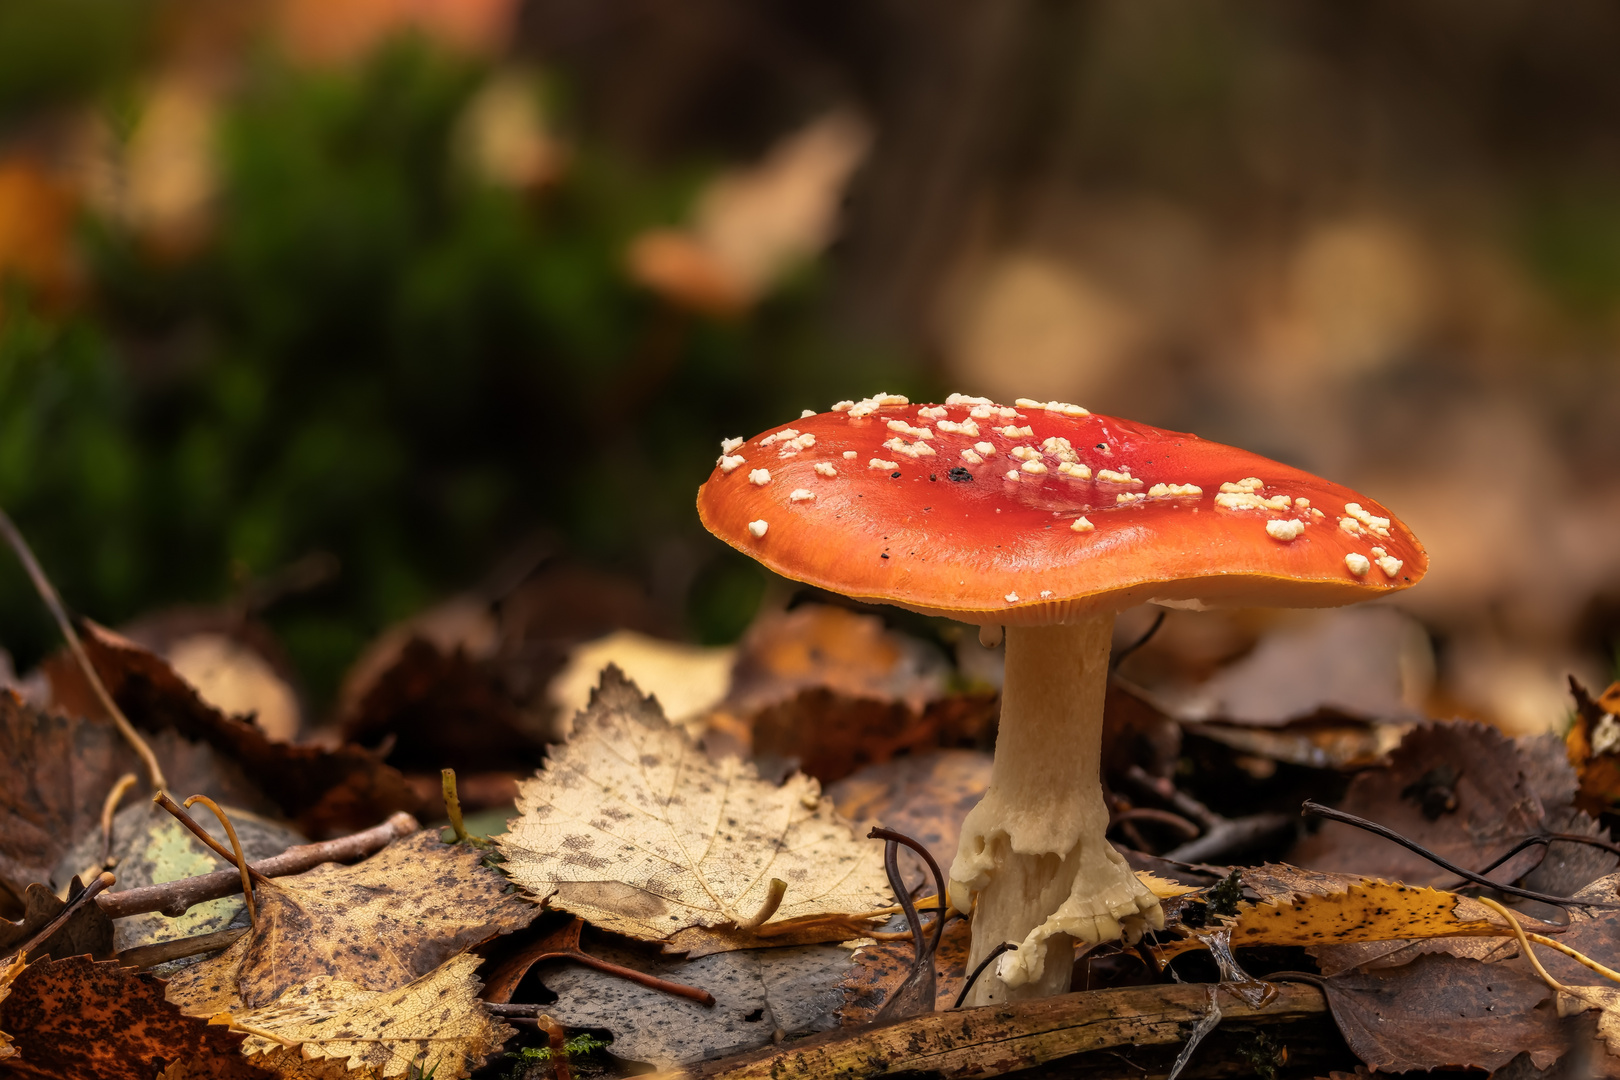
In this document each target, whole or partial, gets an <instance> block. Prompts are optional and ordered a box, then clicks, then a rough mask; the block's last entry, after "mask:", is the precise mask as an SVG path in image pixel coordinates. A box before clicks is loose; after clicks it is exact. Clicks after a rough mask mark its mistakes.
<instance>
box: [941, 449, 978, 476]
mask: <svg viewBox="0 0 1620 1080" xmlns="http://www.w3.org/2000/svg"><path fill="white" fill-rule="evenodd" d="M972 453H973V451H971V450H964V451H962V454H963V456H966V455H968V454H972ZM974 456H975V457H977V456H978V455H974ZM945 479H947V480H950V481H952V482H953V483H957V484H968V483H972V482H973V474H972V473H970V472H968V471H967V470H966V469H964V468H962V466H960V465H955V466H952V467H951V471H950V472H948V473H946V474H945Z"/></svg>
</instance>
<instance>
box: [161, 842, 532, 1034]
mask: <svg viewBox="0 0 1620 1080" xmlns="http://www.w3.org/2000/svg"><path fill="white" fill-rule="evenodd" d="M483 859H484V853H483V852H482V851H481V850H479V849H478V848H475V847H473V846H471V845H469V844H445V843H443V842H442V841H440V840H439V837H438V834H437V832H436V831H434V830H429V831H426V832H419V833H415V834H413V835H411V836H408V837H405V838H404V839H401V840H396V841H394V842H393V843H392V844H390V845H389V846H388V847H386V848H384V849H383V850H382V851H379V852H378V853H377V854H375V855H373V856H372V857H371V858H369V859H366V860H365V861H364V862H360V863H356V864H355V865H353V866H337V865H333V864H330V863H328V864H326V865H323V866H319V867H316V868H315V869H314V870H311V871H309V872H308V873H304V874H297V875H294V876H291V877H283V878H276V879H274V880H273V881H269V882H264V883H261V884H259V885H258V886H256V889H255V892H256V895H257V896H258V902H259V922H258V925H257V927H255V928H254V929H253V931H252V932H250V933H249V934H247V935H246V936H245V937H243V938H242V939H241V940H240V941H238V942H237V943H236V944H235V945H233V946H231V948H229V949H227V950H226V951H225V952H223V953H221V954H220V955H219V956H217V957H215V958H214V959H212V960H205V961H203V962H202V963H200V964H197V965H195V966H193V967H189V968H186V969H185V970H184V971H181V972H179V973H178V974H176V975H175V977H174V978H173V979H172V980H170V983H169V1000H170V1001H172V1002H174V1003H175V1004H177V1005H179V1006H180V1007H181V1008H182V1009H184V1010H185V1011H186V1012H187V1013H189V1014H191V1015H193V1016H211V1015H213V1014H214V1013H217V1012H234V1011H236V1010H237V1009H239V1008H244V1007H245V1008H249V1009H253V1008H259V1007H261V1006H265V1005H268V1004H269V1003H270V1002H272V1001H274V1000H275V999H276V998H278V997H280V996H282V995H283V994H284V993H286V992H287V991H288V990H289V989H290V988H292V987H294V986H297V985H300V984H302V983H305V982H308V981H309V980H311V979H314V978H317V977H321V976H330V977H332V978H338V979H344V980H347V981H350V982H353V983H355V984H357V985H359V986H361V987H364V988H365V989H367V990H372V991H388V990H394V989H396V988H398V987H401V986H404V985H405V984H406V983H409V982H411V981H412V980H413V979H416V978H419V977H421V976H423V975H425V974H427V973H428V972H429V971H431V970H433V969H434V968H436V967H437V966H439V965H440V964H442V963H444V961H445V960H447V959H449V958H450V957H452V956H455V955H457V954H459V953H461V952H464V951H465V950H467V949H469V948H471V947H472V946H474V945H477V944H479V943H480V942H483V941H487V940H489V939H490V938H492V937H495V936H496V935H497V934H504V933H509V932H510V931H513V930H516V929H518V928H520V927H523V926H527V925H528V924H529V923H530V922H532V921H533V920H534V918H535V916H536V915H537V914H538V913H539V909H538V908H536V907H534V906H533V905H532V904H530V903H529V902H528V901H526V900H524V899H523V898H522V897H519V896H516V895H514V894H512V893H510V892H508V891H507V882H506V879H505V878H503V877H502V876H501V875H500V873H499V872H497V871H495V870H493V869H491V868H490V867H488V866H486V865H484V862H483Z"/></svg>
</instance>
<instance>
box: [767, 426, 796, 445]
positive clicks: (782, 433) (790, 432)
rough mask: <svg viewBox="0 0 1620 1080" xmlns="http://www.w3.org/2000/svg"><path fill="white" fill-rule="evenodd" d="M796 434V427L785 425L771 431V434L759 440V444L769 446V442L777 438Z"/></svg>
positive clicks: (785, 437)
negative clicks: (779, 429) (780, 428)
mask: <svg viewBox="0 0 1620 1080" xmlns="http://www.w3.org/2000/svg"><path fill="white" fill-rule="evenodd" d="M798 434H799V430H798V429H797V428H790V427H785V428H783V429H782V430H781V431H773V432H772V433H771V434H769V435H767V436H765V437H764V438H763V439H761V440H759V445H761V446H769V445H771V443H773V442H776V441H777V440H779V439H792V438H797V437H798Z"/></svg>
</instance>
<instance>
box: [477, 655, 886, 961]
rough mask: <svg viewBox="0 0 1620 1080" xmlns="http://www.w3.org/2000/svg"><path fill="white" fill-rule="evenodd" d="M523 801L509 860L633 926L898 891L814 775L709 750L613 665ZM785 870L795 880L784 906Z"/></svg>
mask: <svg viewBox="0 0 1620 1080" xmlns="http://www.w3.org/2000/svg"><path fill="white" fill-rule="evenodd" d="M518 810H519V812H520V813H521V815H522V816H520V817H518V818H516V819H514V820H513V821H512V822H511V823H510V825H509V826H508V827H507V832H506V833H505V835H503V836H501V837H498V838H497V843H498V844H499V845H500V850H501V854H502V855H503V856H504V857H505V859H506V862H505V864H504V865H503V866H502V869H503V870H505V871H506V873H507V874H508V875H509V876H510V877H511V878H512V880H513V881H516V882H517V883H518V884H520V885H522V886H523V887H524V888H525V889H526V890H528V891H529V893H530V894H532V895H533V896H535V897H537V898H539V899H543V900H545V901H546V902H547V904H548V905H550V906H551V907H555V908H561V909H563V910H565V911H571V912H573V913H574V914H575V915H578V916H580V917H581V918H583V919H585V920H586V921H588V922H590V923H593V924H595V925H596V926H599V927H602V928H604V929H607V930H613V931H616V932H618V933H621V934H627V935H630V936H631V937H638V938H643V939H647V940H652V941H664V940H667V939H669V938H671V937H673V936H675V935H676V934H678V933H680V932H681V931H683V930H687V929H689V928H692V927H704V928H715V927H722V926H728V927H729V926H737V925H738V924H743V925H747V924H749V923H750V922H751V921H758V917H759V916H761V915H763V916H765V917H766V918H772V917H774V918H775V919H776V920H779V921H786V920H794V919H803V918H806V917H807V916H824V915H836V914H844V913H859V912H866V911H870V910H872V909H873V908H877V907H881V906H883V905H885V904H888V903H889V902H890V900H889V889H888V882H887V879H886V877H885V875H884V873H883V845H882V844H880V843H878V842H876V841H873V840H866V839H862V838H860V837H859V836H857V835H856V832H855V830H854V828H853V827H852V826H851V825H850V824H849V822H847V821H845V820H844V819H843V818H841V817H840V816H838V814H837V812H836V811H835V810H834V809H833V806H832V803H831V802H830V801H829V800H827V799H824V798H822V796H821V789H820V786H819V785H818V784H817V783H816V781H815V780H813V779H811V778H810V777H807V776H804V775H802V774H795V775H793V776H791V777H789V778H788V779H787V781H786V782H784V783H783V784H781V785H777V784H772V783H769V782H767V781H764V780H761V779H760V778H759V775H758V773H757V772H756V771H755V769H754V766H753V765H751V764H748V763H746V762H743V761H739V760H738V759H736V758H731V757H728V758H723V759H721V760H719V761H715V760H713V759H711V758H709V757H708V756H707V755H706V754H704V753H703V751H702V750H700V749H699V748H698V747H697V745H696V744H695V743H693V741H692V740H691V738H690V737H689V736H688V735H687V734H686V733H685V732H684V731H682V730H681V729H679V728H677V727H675V726H673V725H671V724H670V723H669V722H668V721H667V720H666V719H665V718H664V715H663V712H662V710H660V709H659V707H658V703H657V702H656V701H654V700H652V699H651V698H644V697H642V695H641V692H640V691H639V690H637V689H636V687H635V685H634V684H633V683H631V682H629V681H627V680H626V679H625V678H624V676H623V675H621V674H620V673H619V671H618V669H617V668H613V667H609V668H608V669H607V670H606V671H604V672H603V675H602V685H601V687H600V688H598V689H597V691H596V692H595V693H594V694H593V695H592V697H591V704H590V707H589V708H587V709H586V710H585V711H584V712H582V713H580V714H579V716H578V717H577V718H576V720H575V722H574V731H573V734H572V735H571V736H570V737H569V740H568V742H567V743H566V744H565V745H563V746H560V747H556V748H554V749H553V750H552V753H551V757H550V759H549V760H548V761H547V763H546V766H545V768H544V769H543V770H542V771H541V772H540V773H539V774H538V775H537V776H536V777H535V778H534V779H531V780H528V781H525V782H524V783H523V784H522V785H521V787H520V788H519V792H518ZM773 879H779V880H781V881H783V882H785V883H786V884H787V889H786V892H785V893H783V894H780V895H781V899H780V904H779V905H778V906H776V907H775V909H774V910H772V909H771V907H770V906H769V905H768V904H767V899H768V898H772V899H774V897H773V894H772V887H771V882H772V880H773ZM758 929H759V931H760V932H761V933H763V934H765V935H767V936H768V935H769V933H770V931H771V929H772V927H771V923H769V922H766V923H765V924H764V925H763V926H759V928H758ZM823 940H825V939H823ZM713 943H714V942H711V943H710V944H713ZM734 947H746V946H745V945H738V946H734ZM706 951H714V950H713V949H712V948H711V949H707V950H706Z"/></svg>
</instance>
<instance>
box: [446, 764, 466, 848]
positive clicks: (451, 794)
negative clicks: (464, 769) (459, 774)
mask: <svg viewBox="0 0 1620 1080" xmlns="http://www.w3.org/2000/svg"><path fill="white" fill-rule="evenodd" d="M439 783H440V785H441V786H442V788H443V790H444V812H445V814H446V815H447V816H448V817H449V818H450V828H452V829H454V830H455V833H456V842H457V843H460V842H461V841H464V840H466V839H467V838H468V837H467V826H466V825H464V824H462V820H461V797H460V796H459V795H458V794H456V770H454V769H440V770H439Z"/></svg>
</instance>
